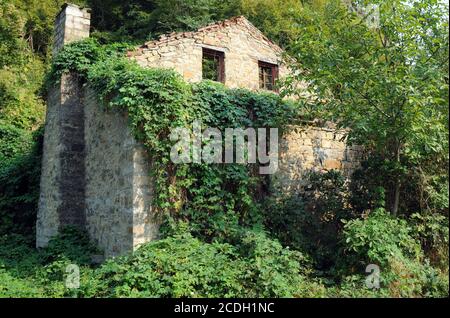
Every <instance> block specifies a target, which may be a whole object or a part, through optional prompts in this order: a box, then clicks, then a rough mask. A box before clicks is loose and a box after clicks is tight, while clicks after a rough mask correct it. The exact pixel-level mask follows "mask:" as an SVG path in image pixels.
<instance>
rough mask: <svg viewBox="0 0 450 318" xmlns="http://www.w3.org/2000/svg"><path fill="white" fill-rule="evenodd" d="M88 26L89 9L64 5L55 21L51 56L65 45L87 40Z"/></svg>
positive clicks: (68, 4) (89, 18) (89, 19)
mask: <svg viewBox="0 0 450 318" xmlns="http://www.w3.org/2000/svg"><path fill="white" fill-rule="evenodd" d="M90 25H91V10H90V9H89V8H80V7H79V6H77V5H75V4H70V3H65V4H64V5H63V6H62V7H61V11H60V12H59V14H58V15H57V16H56V20H55V37H54V41H53V56H55V55H56V54H57V53H58V52H59V50H61V48H62V47H63V46H64V45H65V44H68V43H70V42H74V41H78V40H82V39H85V38H88V37H89V28H90Z"/></svg>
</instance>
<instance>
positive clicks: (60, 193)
mask: <svg viewBox="0 0 450 318" xmlns="http://www.w3.org/2000/svg"><path fill="white" fill-rule="evenodd" d="M89 27H90V13H89V9H82V8H80V7H78V6H76V5H73V4H64V5H63V6H62V9H61V12H60V13H59V14H58V15H57V17H56V21H55V38H54V45H53V56H55V55H56V54H57V53H58V52H59V50H61V48H62V47H63V46H64V45H65V44H68V43H70V42H74V41H77V40H82V39H84V38H87V37H89ZM84 164H85V141H84V104H83V91H82V83H81V82H80V81H79V79H78V75H77V74H74V73H67V74H63V75H62V76H61V78H60V81H58V82H57V83H54V85H53V87H51V88H49V91H48V96H47V115H46V119H45V132H44V145H43V156H42V170H41V185H40V197H39V208H38V213H37V223H36V246H37V247H42V246H46V245H47V244H48V241H49V240H50V238H51V237H53V236H55V235H56V234H57V233H58V232H59V231H60V230H61V229H62V228H63V227H65V226H75V227H79V228H85V227H86V212H85V165H84Z"/></svg>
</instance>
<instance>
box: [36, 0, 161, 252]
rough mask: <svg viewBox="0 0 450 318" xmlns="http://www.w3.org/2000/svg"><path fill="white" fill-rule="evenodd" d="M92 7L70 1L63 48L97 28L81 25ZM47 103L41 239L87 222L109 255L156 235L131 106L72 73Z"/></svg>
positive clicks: (60, 26) (60, 32) (60, 30)
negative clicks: (127, 109)
mask: <svg viewBox="0 0 450 318" xmlns="http://www.w3.org/2000/svg"><path fill="white" fill-rule="evenodd" d="M87 12H88V11H87V10H86V9H81V8H79V7H77V6H73V5H65V6H63V8H62V12H61V13H60V14H59V15H58V18H57V21H56V26H55V29H56V36H55V41H56V43H55V44H56V45H55V47H56V48H57V49H60V48H61V47H62V45H63V44H64V43H69V42H71V41H74V40H78V39H81V38H83V37H87V36H88V35H89V33H82V32H81V31H80V30H79V28H80V27H81V28H83V26H85V25H89V23H84V19H86V13H87ZM62 20H64V21H65V22H62ZM69 21H70V23H69ZM87 30H88V31H89V29H87ZM58 45H59V48H58ZM55 54H57V50H55ZM47 104H48V106H47V115H46V126H45V133H44V146H43V147H44V154H43V159H42V174H41V188H40V198H39V209H38V217H37V223H36V246H37V247H43V246H46V245H47V244H48V242H49V240H50V239H51V238H52V237H53V236H55V235H56V234H57V233H58V232H59V231H60V230H61V229H62V228H63V227H65V226H75V227H78V228H82V229H85V230H86V231H87V232H88V234H89V236H90V238H91V239H92V240H93V241H94V242H95V243H96V244H97V245H98V247H99V248H100V249H102V250H103V252H104V255H105V256H115V255H120V254H125V253H127V252H129V251H132V250H134V249H135V248H137V246H138V245H139V244H142V243H144V242H147V241H149V240H153V239H155V238H156V236H157V233H158V222H156V221H155V217H154V215H153V210H152V206H151V196H152V184H153V183H152V182H151V179H150V177H149V171H150V167H149V160H148V159H149V158H147V155H146V152H145V150H144V148H143V146H142V145H141V144H139V143H138V142H137V141H136V140H135V138H134V137H133V135H132V134H131V131H130V130H129V129H128V124H127V116H126V114H122V113H118V112H112V111H108V110H106V109H104V108H103V107H102V106H101V103H100V102H98V100H97V98H96V96H95V94H94V93H93V92H92V90H90V89H89V87H88V86H86V84H82V83H81V81H80V80H79V79H78V77H77V75H76V74H71V73H69V74H64V75H63V76H62V77H61V79H60V81H59V83H58V84H56V85H55V86H54V87H52V88H50V90H49V94H48V103H47Z"/></svg>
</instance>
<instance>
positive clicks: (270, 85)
mask: <svg viewBox="0 0 450 318" xmlns="http://www.w3.org/2000/svg"><path fill="white" fill-rule="evenodd" d="M258 64H259V88H262V89H267V90H270V91H273V90H275V81H276V80H277V78H278V65H276V64H271V63H266V62H261V61H260V62H258Z"/></svg>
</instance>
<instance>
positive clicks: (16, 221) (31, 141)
mask: <svg viewBox="0 0 450 318" xmlns="http://www.w3.org/2000/svg"><path fill="white" fill-rule="evenodd" d="M41 143H42V131H40V130H38V131H36V132H35V133H33V134H31V133H30V132H28V131H23V130H21V129H18V128H15V127H14V126H11V125H0V145H1V146H0V162H1V166H0V220H1V223H0V234H3V233H8V232H11V231H12V232H14V233H33V229H34V225H35V221H36V210H37V200H38V197H39V177H40V165H39V164H36V163H39V162H40V161H41Z"/></svg>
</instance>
